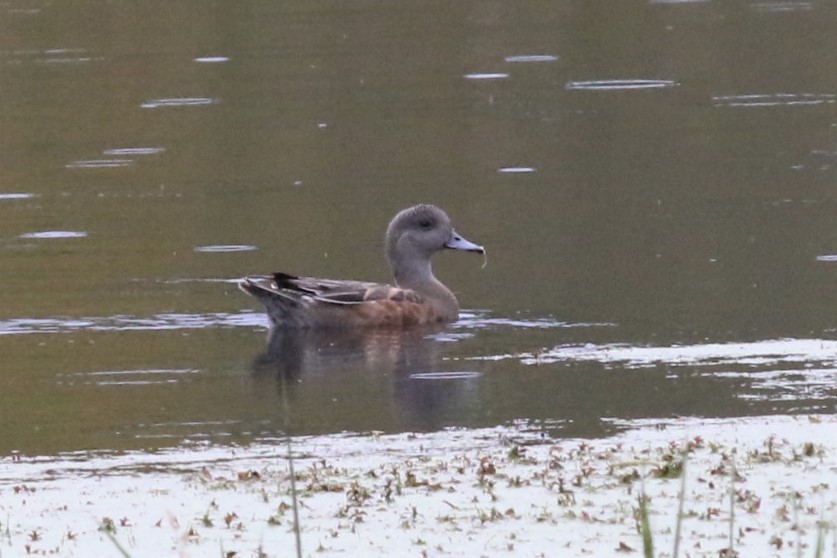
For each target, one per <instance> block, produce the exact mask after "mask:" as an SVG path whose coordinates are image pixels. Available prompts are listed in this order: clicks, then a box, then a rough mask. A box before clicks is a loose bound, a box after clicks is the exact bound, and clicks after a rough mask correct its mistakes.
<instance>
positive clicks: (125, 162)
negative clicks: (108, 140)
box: [64, 159, 134, 169]
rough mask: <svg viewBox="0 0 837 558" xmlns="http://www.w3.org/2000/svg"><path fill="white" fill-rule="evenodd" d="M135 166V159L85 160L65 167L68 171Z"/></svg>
mask: <svg viewBox="0 0 837 558" xmlns="http://www.w3.org/2000/svg"><path fill="white" fill-rule="evenodd" d="M133 164H134V160H133V159H83V160H79V161H73V162H72V163H67V164H66V165H64V166H65V167H67V168H68V169H115V168H120V167H127V166H129V165H133Z"/></svg>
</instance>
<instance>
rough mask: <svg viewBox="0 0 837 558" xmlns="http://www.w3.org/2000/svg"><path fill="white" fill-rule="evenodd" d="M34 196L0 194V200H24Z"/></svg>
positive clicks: (16, 193)
mask: <svg viewBox="0 0 837 558" xmlns="http://www.w3.org/2000/svg"><path fill="white" fill-rule="evenodd" d="M34 197H35V194H26V193H23V192H8V193H5V194H4V193H2V192H0V200H24V199H27V198H34Z"/></svg>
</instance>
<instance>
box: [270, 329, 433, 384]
mask: <svg viewBox="0 0 837 558" xmlns="http://www.w3.org/2000/svg"><path fill="white" fill-rule="evenodd" d="M440 329H441V326H438V325H435V326H423V327H419V328H411V329H408V330H402V329H393V328H384V329H380V328H357V329H352V330H345V329H335V328H319V329H310V328H307V329H304V328H273V329H272V330H271V331H270V336H269V337H268V343H267V349H266V350H265V352H264V353H262V354H261V355H259V357H258V358H257V359H256V361H255V363H254V369H255V370H256V372H257V373H261V374H269V375H272V374H277V375H282V376H284V377H286V378H292V379H296V378H300V377H301V376H303V375H305V376H307V377H312V376H317V375H319V374H330V373H333V371H335V370H340V371H343V372H345V373H351V370H353V369H356V370H357V371H358V372H359V373H361V374H363V375H366V374H369V373H372V374H377V373H383V374H386V375H390V374H394V375H396V376H402V375H409V374H411V373H413V372H416V371H427V370H434V369H435V367H436V364H437V363H438V361H439V356H438V342H436V341H434V340H433V339H431V338H428V336H429V335H432V334H434V333H437V332H438V331H439V330H440Z"/></svg>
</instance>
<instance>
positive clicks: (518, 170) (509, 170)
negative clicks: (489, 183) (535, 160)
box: [497, 167, 537, 174]
mask: <svg viewBox="0 0 837 558" xmlns="http://www.w3.org/2000/svg"><path fill="white" fill-rule="evenodd" d="M536 170H537V169H536V168H535V167H500V168H499V169H497V172H499V173H502V174H526V173H530V172H535V171H536Z"/></svg>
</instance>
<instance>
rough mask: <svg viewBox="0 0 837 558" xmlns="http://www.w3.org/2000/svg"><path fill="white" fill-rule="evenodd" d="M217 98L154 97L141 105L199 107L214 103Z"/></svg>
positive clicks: (145, 106) (151, 106)
mask: <svg viewBox="0 0 837 558" xmlns="http://www.w3.org/2000/svg"><path fill="white" fill-rule="evenodd" d="M214 103H216V100H215V99H210V98H209V97H171V98H164V99H152V100H150V101H146V102H144V103H143V104H142V105H140V106H141V107H142V108H150V109H156V108H166V107H199V106H206V105H212V104H214Z"/></svg>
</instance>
